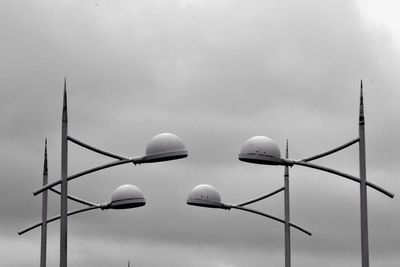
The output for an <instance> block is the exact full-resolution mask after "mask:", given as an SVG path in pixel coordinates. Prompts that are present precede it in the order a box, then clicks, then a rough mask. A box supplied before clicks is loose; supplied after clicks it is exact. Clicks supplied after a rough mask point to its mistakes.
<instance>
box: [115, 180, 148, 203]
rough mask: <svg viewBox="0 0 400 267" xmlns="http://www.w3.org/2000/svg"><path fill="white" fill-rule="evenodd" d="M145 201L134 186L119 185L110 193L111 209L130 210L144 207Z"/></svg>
mask: <svg viewBox="0 0 400 267" xmlns="http://www.w3.org/2000/svg"><path fill="white" fill-rule="evenodd" d="M145 204H146V200H145V199H144V197H143V194H142V192H141V191H140V189H139V188H137V187H136V186H134V185H130V184H126V185H121V186H120V187H118V188H117V189H115V191H114V192H113V193H112V196H111V202H110V204H109V205H110V208H111V209H130V208H137V207H141V206H144V205H145Z"/></svg>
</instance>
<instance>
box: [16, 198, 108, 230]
mask: <svg viewBox="0 0 400 267" xmlns="http://www.w3.org/2000/svg"><path fill="white" fill-rule="evenodd" d="M102 205H103V204H101V205H99V204H96V206H90V207H86V208H82V209H76V210H72V211H70V212H68V213H67V216H70V215H74V214H78V213H81V212H85V211H89V210H94V209H100V208H102ZM60 218H61V215H57V216H54V217H51V218H49V219H48V220H47V221H46V223H51V222H54V221H56V220H59V219H60ZM41 225H42V222H38V223H35V224H33V225H31V226H29V227H27V228H25V229H23V230H21V231H19V232H18V234H19V235H23V234H25V233H26V232H28V231H30V230H33V229H35V228H37V227H39V226H41Z"/></svg>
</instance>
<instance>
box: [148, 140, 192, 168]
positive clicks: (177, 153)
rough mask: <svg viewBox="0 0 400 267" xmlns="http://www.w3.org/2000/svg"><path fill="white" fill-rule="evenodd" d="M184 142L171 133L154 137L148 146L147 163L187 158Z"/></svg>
mask: <svg viewBox="0 0 400 267" xmlns="http://www.w3.org/2000/svg"><path fill="white" fill-rule="evenodd" d="M187 155H188V152H187V151H186V148H185V145H184V144H183V142H182V140H181V139H180V138H179V137H178V136H176V135H174V134H171V133H162V134H158V135H156V136H154V137H153V138H152V139H151V140H150V142H149V143H148V144H147V146H146V155H145V156H144V158H143V161H144V162H145V163H148V162H159V161H167V160H174V159H180V158H185V157H187Z"/></svg>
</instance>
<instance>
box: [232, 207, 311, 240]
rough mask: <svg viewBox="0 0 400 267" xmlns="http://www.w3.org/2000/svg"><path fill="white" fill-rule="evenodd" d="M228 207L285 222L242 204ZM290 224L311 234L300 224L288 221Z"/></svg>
mask: <svg viewBox="0 0 400 267" xmlns="http://www.w3.org/2000/svg"><path fill="white" fill-rule="evenodd" d="M230 208H232V209H238V210H243V211H247V212H251V213H255V214H258V215H261V216H264V217H267V218H269V219H272V220H274V221H278V222H281V223H283V224H284V223H285V221H284V220H282V219H280V218H277V217H275V216H272V215H269V214H267V213H264V212H261V211H258V210H253V209H250V208H246V207H242V206H236V205H231V206H230ZM290 226H292V227H294V228H296V229H297V230H300V231H301V232H303V233H305V234H307V235H309V236H311V235H312V234H311V232H310V231H307V230H306V229H304V228H302V227H300V226H298V225H296V224H294V223H290Z"/></svg>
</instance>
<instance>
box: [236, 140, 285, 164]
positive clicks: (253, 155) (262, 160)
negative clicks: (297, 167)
mask: <svg viewBox="0 0 400 267" xmlns="http://www.w3.org/2000/svg"><path fill="white" fill-rule="evenodd" d="M239 160H241V161H245V162H249V163H255V164H264V165H282V164H283V162H284V161H283V160H282V159H281V151H280V150H279V147H278V145H277V144H276V143H275V141H273V140H272V139H271V138H269V137H266V136H254V137H252V138H250V139H249V140H247V141H246V142H245V143H244V145H243V146H242V149H241V150H240V153H239Z"/></svg>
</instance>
